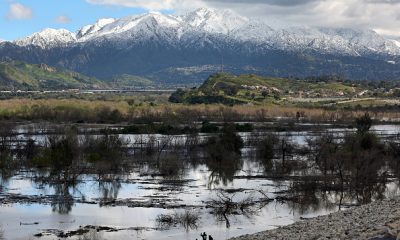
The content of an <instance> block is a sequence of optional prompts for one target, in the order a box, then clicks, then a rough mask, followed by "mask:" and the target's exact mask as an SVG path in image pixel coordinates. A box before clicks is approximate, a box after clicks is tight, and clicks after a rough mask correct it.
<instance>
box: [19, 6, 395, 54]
mask: <svg viewBox="0 0 400 240" xmlns="http://www.w3.org/2000/svg"><path fill="white" fill-rule="evenodd" d="M209 36H212V38H209ZM150 39H151V40H152V41H154V40H159V41H160V42H163V43H170V44H173V45H175V46H180V45H182V46H183V45H187V44H192V45H194V46H202V45H204V43H206V44H212V43H213V41H218V40H216V39H221V40H223V41H224V42H226V41H230V42H236V43H250V44H256V45H257V46H261V47H262V48H266V49H278V50H287V51H299V50H300V51H303V50H317V51H320V52H321V53H330V54H346V55H360V54H386V55H400V42H398V41H393V40H388V39H386V38H384V37H383V36H381V35H379V34H378V33H376V32H374V31H372V30H363V29H350V28H322V27H320V28H318V27H285V28H279V29H273V28H271V27H270V26H269V25H268V24H267V23H266V22H264V21H261V20H255V19H249V18H246V17H243V16H241V15H238V14H237V13H235V12H233V11H231V10H213V9H207V8H200V9H197V10H195V11H192V12H188V13H186V14H185V15H181V16H174V15H166V14H162V13H160V12H149V13H146V14H142V15H134V16H128V17H124V18H120V19H114V18H104V19H100V20H98V21H97V22H96V23H94V24H93V25H88V26H85V27H83V28H82V29H80V30H79V31H78V32H77V33H76V34H74V33H71V32H69V31H67V30H65V29H58V30H56V29H45V30H43V31H41V32H38V33H34V34H32V35H31V36H28V37H26V38H24V39H21V40H17V41H14V43H16V44H17V45H20V46H28V45H36V46H39V47H42V48H51V47H56V46H61V47H62V46H67V45H69V44H73V43H76V44H79V43H86V42H92V41H93V42H96V43H101V42H102V41H103V40H107V41H112V42H113V43H115V44H116V45H118V44H121V45H120V46H122V47H123V46H126V44H129V45H132V44H135V43H138V42H143V41H147V40H150ZM210 39H213V40H210ZM185 41H186V42H185ZM124 43H126V44H125V45H124Z"/></svg>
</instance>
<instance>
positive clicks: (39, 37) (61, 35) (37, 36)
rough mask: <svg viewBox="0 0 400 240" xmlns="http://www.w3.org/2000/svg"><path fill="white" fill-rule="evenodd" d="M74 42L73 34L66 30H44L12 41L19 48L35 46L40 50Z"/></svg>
mask: <svg viewBox="0 0 400 240" xmlns="http://www.w3.org/2000/svg"><path fill="white" fill-rule="evenodd" d="M75 41H76V36H75V34H74V33H71V32H70V31H68V30H66V29H52V28H46V29H44V30H42V31H40V32H37V33H34V34H32V35H30V36H28V37H26V38H24V39H20V40H17V41H14V43H15V44H17V45H19V46H28V45H35V46H39V47H41V48H51V47H58V46H66V45H67V44H69V43H73V42H75Z"/></svg>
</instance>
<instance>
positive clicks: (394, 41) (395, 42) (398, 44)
mask: <svg viewBox="0 0 400 240" xmlns="http://www.w3.org/2000/svg"><path fill="white" fill-rule="evenodd" d="M392 42H393V43H394V44H395V45H396V46H398V47H399V48H400V42H399V41H397V40H392Z"/></svg>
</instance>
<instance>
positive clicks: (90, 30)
mask: <svg viewBox="0 0 400 240" xmlns="http://www.w3.org/2000/svg"><path fill="white" fill-rule="evenodd" d="M115 20H116V19H114V18H101V19H99V20H98V21H97V22H96V23H95V24H93V25H87V26H84V27H83V28H82V29H81V30H79V31H78V33H77V38H83V37H85V36H88V35H93V34H95V33H96V32H98V31H99V30H101V29H102V28H103V27H104V26H106V25H108V24H111V23H113V22H115Z"/></svg>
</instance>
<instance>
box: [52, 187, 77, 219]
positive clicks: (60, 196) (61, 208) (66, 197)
mask: <svg viewBox="0 0 400 240" xmlns="http://www.w3.org/2000/svg"><path fill="white" fill-rule="evenodd" d="M51 186H52V188H53V189H54V198H53V200H52V202H51V207H52V210H53V212H57V213H59V214H68V213H70V212H71V210H72V206H73V205H74V198H73V196H72V195H71V193H70V188H75V186H74V185H70V184H68V183H67V182H61V183H55V184H51Z"/></svg>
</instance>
